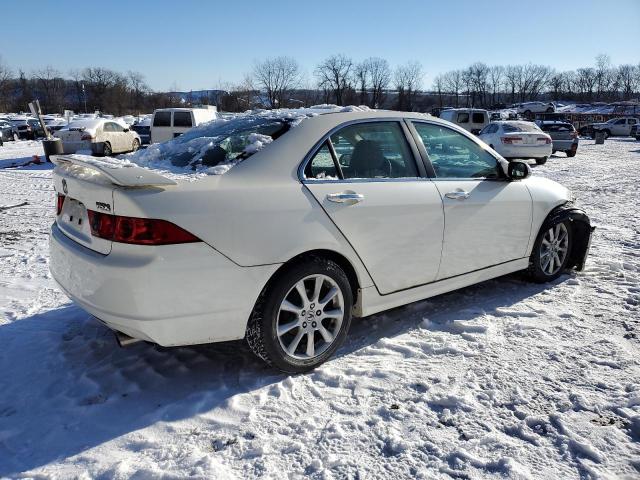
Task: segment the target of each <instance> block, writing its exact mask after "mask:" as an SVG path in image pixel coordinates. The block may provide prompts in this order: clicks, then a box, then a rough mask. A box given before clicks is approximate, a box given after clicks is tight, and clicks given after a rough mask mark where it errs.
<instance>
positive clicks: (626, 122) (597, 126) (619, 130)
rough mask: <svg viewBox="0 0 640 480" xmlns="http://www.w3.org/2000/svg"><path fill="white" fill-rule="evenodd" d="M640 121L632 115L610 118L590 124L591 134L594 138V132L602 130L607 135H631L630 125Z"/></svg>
mask: <svg viewBox="0 0 640 480" xmlns="http://www.w3.org/2000/svg"><path fill="white" fill-rule="evenodd" d="M639 122H640V120H638V119H637V118H634V117H622V118H612V119H611V120H608V121H607V122H604V123H593V124H592V125H591V132H592V136H593V137H594V138H595V135H596V133H598V132H603V133H604V136H605V138H607V137H628V136H629V135H631V127H633V126H634V125H637V124H638V123H639Z"/></svg>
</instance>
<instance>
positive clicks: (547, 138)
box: [536, 137, 551, 145]
mask: <svg viewBox="0 0 640 480" xmlns="http://www.w3.org/2000/svg"><path fill="white" fill-rule="evenodd" d="M536 140H537V141H538V142H544V143H546V144H547V145H549V144H550V143H551V138H550V137H538V138H537V139H536Z"/></svg>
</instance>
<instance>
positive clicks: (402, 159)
mask: <svg viewBox="0 0 640 480" xmlns="http://www.w3.org/2000/svg"><path fill="white" fill-rule="evenodd" d="M331 142H332V144H333V147H334V149H335V151H336V155H337V157H338V161H339V163H340V168H341V170H342V174H343V176H344V178H345V179H350V178H403V177H417V176H418V172H417V168H416V164H415V159H414V158H413V154H412V153H411V150H410V148H409V145H408V144H407V139H406V137H405V135H404V131H403V130H402V127H401V126H400V124H399V123H398V122H366V123H357V124H354V125H349V126H348V127H345V128H343V129H342V130H340V131H338V132H336V133H334V134H333V135H331Z"/></svg>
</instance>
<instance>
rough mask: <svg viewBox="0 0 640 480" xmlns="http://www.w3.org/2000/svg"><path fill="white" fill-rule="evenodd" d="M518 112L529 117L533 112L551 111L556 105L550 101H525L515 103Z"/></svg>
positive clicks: (553, 110) (554, 109)
mask: <svg viewBox="0 0 640 480" xmlns="http://www.w3.org/2000/svg"><path fill="white" fill-rule="evenodd" d="M517 105H518V106H517V111H518V113H520V114H522V115H524V116H525V117H531V116H532V115H533V114H535V113H553V112H555V111H556V106H555V104H553V103H552V102H525V103H519V104H517Z"/></svg>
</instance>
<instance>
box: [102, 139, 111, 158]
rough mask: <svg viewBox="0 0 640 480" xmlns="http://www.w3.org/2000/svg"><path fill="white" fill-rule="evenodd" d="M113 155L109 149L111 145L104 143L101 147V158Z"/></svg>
mask: <svg viewBox="0 0 640 480" xmlns="http://www.w3.org/2000/svg"><path fill="white" fill-rule="evenodd" d="M112 154H113V150H112V149H111V144H110V143H109V142H104V145H103V147H102V156H103V157H110V156H111V155H112Z"/></svg>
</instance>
